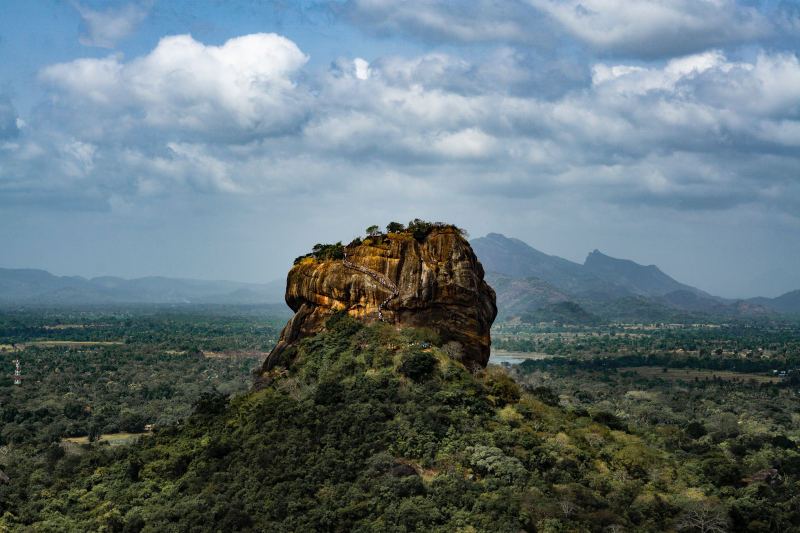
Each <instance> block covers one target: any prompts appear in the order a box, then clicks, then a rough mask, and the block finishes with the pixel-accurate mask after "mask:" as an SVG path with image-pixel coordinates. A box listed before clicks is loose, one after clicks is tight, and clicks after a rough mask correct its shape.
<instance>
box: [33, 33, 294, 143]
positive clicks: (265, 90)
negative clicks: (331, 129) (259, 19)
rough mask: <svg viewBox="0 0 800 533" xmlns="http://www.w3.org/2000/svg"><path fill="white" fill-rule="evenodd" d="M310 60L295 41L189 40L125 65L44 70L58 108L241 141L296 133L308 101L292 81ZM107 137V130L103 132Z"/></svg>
mask: <svg viewBox="0 0 800 533" xmlns="http://www.w3.org/2000/svg"><path fill="white" fill-rule="evenodd" d="M306 61H307V57H306V56H305V55H304V54H303V53H302V52H301V51H300V50H299V48H297V46H296V45H295V44H294V43H293V42H292V41H290V40H288V39H286V38H284V37H280V36H278V35H275V34H253V35H246V36H243V37H238V38H235V39H231V40H229V41H227V42H226V43H225V44H223V45H222V46H206V45H204V44H202V43H200V42H197V41H195V40H194V39H193V38H192V37H191V36H189V35H178V36H172V37H165V38H163V39H161V41H160V42H159V43H158V46H157V47H156V48H155V49H154V50H153V51H152V52H150V53H149V54H148V55H146V56H143V57H139V58H136V59H133V60H131V61H128V62H126V61H124V60H123V58H122V57H121V56H118V55H111V56H108V57H106V58H103V59H78V60H75V61H71V62H69V63H61V64H57V65H52V66H50V67H47V68H46V69H44V70H43V71H42V73H41V75H40V79H41V80H42V81H43V82H44V83H46V84H47V85H49V86H51V87H52V88H54V89H55V90H56V91H57V94H58V96H59V98H57V99H56V100H55V102H54V104H55V107H56V108H57V109H58V108H59V106H60V104H62V103H66V104H67V105H66V107H65V109H64V110H65V111H66V112H67V113H71V114H73V115H74V116H75V117H76V118H79V117H78V116H77V115H78V113H74V112H73V109H75V108H79V109H80V113H89V114H90V115H91V116H93V117H94V118H95V119H97V118H108V119H109V120H110V121H112V122H113V124H114V128H115V129H123V130H125V129H131V128H141V127H145V128H153V129H156V130H159V131H165V132H170V133H172V134H175V135H177V136H187V135H188V136H192V135H194V136H197V137H200V138H210V139H215V140H221V141H225V140H230V139H235V140H241V139H250V138H254V137H258V136H264V135H276V134H283V133H285V132H287V131H291V130H292V129H293V128H295V127H296V126H297V123H298V122H299V121H300V120H302V118H303V115H304V112H305V105H304V98H305V95H304V94H303V91H301V90H298V89H297V87H296V84H295V82H294V80H293V77H294V76H295V75H296V74H297V72H298V70H299V69H300V68H301V67H302V66H303V65H304V64H305V62H306ZM99 133H100V134H102V135H104V134H105V132H103V131H101V132H99Z"/></svg>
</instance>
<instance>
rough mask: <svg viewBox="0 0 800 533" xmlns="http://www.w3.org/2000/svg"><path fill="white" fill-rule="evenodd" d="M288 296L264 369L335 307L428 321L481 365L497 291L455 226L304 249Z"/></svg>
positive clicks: (415, 323) (372, 318) (410, 322)
mask: <svg viewBox="0 0 800 533" xmlns="http://www.w3.org/2000/svg"><path fill="white" fill-rule="evenodd" d="M286 303H287V304H288V305H289V307H291V308H292V310H293V311H294V312H295V315H294V316H293V317H292V318H291V319H290V320H289V322H288V323H287V324H286V327H285V328H284V330H283V332H282V333H281V337H280V341H279V342H278V345H277V346H276V347H275V348H274V349H273V350H272V352H271V353H270V354H269V356H268V357H267V359H266V361H265V362H264V367H263V369H264V371H265V372H266V371H268V370H270V369H272V368H273V367H275V366H287V365H288V364H290V363H291V361H292V360H293V359H294V356H295V353H296V346H297V343H298V341H299V340H301V339H302V338H304V337H307V336H311V335H314V334H316V333H318V332H319V331H320V330H322V329H323V327H324V325H325V321H326V320H327V319H328V318H329V317H330V316H331V315H332V314H333V313H335V312H336V311H339V310H346V311H347V313H349V314H350V315H351V316H353V317H355V318H357V319H359V320H360V321H362V322H364V323H367V324H371V323H374V322H376V321H379V320H382V321H384V322H386V323H388V324H391V325H394V326H397V327H407V326H410V327H429V328H431V329H433V330H434V331H436V332H437V333H438V335H439V336H440V338H441V339H442V342H449V341H455V342H458V343H460V344H461V346H462V348H463V353H464V362H465V363H466V364H468V365H473V366H474V365H479V366H481V367H483V366H486V363H487V361H488V360H489V345H490V337H489V328H490V327H491V325H492V322H493V321H494V318H495V316H496V315H497V306H496V304H495V293H494V291H493V290H492V288H491V287H489V285H488V284H487V283H486V282H485V281H484V279H483V267H482V266H481V264H480V262H479V261H478V259H477V258H476V257H475V253H474V252H473V251H472V248H471V247H470V245H469V243H468V242H467V241H466V240H465V239H464V238H463V237H462V236H461V235H460V233H459V232H458V230H456V229H453V228H440V229H436V230H434V231H433V232H431V233H430V234H429V235H427V236H425V237H424V238H422V239H415V238H414V236H412V235H410V234H408V233H390V234H388V235H386V236H380V237H376V238H371V239H367V240H365V241H364V242H363V243H353V244H351V245H349V246H347V247H345V250H344V258H343V259H327V260H318V259H315V258H312V257H307V258H305V259H302V260H300V261H299V263H298V264H296V265H295V266H294V267H292V269H291V270H290V271H289V275H288V277H287V281H286Z"/></svg>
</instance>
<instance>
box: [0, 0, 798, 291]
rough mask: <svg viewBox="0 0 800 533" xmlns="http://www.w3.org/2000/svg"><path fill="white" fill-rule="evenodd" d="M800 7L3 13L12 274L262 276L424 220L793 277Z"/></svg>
mask: <svg viewBox="0 0 800 533" xmlns="http://www.w3.org/2000/svg"><path fill="white" fill-rule="evenodd" d="M798 45H800V7H799V6H798V4H797V3H796V2H793V1H792V2H790V1H763V2H757V1H738V2H737V1H734V0H669V1H668V0H625V1H622V0H475V1H472V2H464V1H458V2H456V1H436V0H429V1H421V0H406V1H399V0H392V1H390V0H342V1H335V2H324V1H308V2H300V3H298V2H289V1H285V0H280V1H279V0H276V1H258V0H251V1H244V0H242V1H221V0H195V1H191V2H188V1H170V2H166V1H159V0H139V1H132V2H128V1H124V2H87V1H82V2H81V1H77V0H76V1H56V0H49V1H47V0H38V1H37V0H28V1H24V2H22V1H20V2H15V1H11V0H7V1H5V2H3V3H2V4H0V65H1V66H0V246H2V250H3V252H2V255H0V266H4V267H37V268H45V269H48V270H50V271H52V272H54V273H56V274H62V275H67V274H68V275H84V276H96V275H105V274H110V275H120V276H124V277H138V276H144V275H166V276H177V277H197V278H206V279H235V280H245V281H269V280H272V279H276V278H281V277H283V276H284V275H285V272H286V270H287V269H288V267H289V266H290V264H291V260H292V258H294V257H295V256H297V255H300V254H301V253H305V252H306V251H307V250H308V249H310V248H311V246H312V245H313V244H314V243H316V242H328V241H336V240H349V239H350V238H352V237H354V236H356V235H358V234H359V233H361V232H362V231H363V228H366V227H367V226H369V225H371V224H374V223H376V224H380V225H383V224H386V223H387V222H389V221H390V220H397V221H401V222H405V221H408V220H409V219H412V218H415V217H420V218H426V219H431V220H444V221H449V222H454V223H456V224H458V225H460V226H463V227H465V228H466V229H467V230H468V231H469V232H470V233H471V234H472V235H473V236H481V235H484V234H486V233H488V232H492V231H495V232H500V233H504V234H506V235H509V236H514V237H518V238H520V239H523V240H524V241H526V242H528V243H530V244H531V245H532V246H534V247H536V248H538V249H540V250H542V251H545V252H547V253H552V254H556V255H560V256H562V257H566V258H569V259H572V260H576V261H581V262H582V260H583V258H584V257H585V255H586V254H587V253H588V252H589V251H591V250H593V249H595V248H599V249H600V250H602V251H603V252H605V253H607V254H609V255H612V256H615V257H624V258H629V259H633V260H635V261H637V262H640V263H643V264H653V263H654V264H657V265H659V266H660V267H661V268H662V269H663V270H664V271H665V272H667V273H668V274H670V275H672V276H674V277H676V278H677V279H679V280H680V281H683V282H686V283H690V284H693V285H696V286H699V287H700V288H703V289H705V290H708V291H710V292H713V293H716V294H720V295H723V296H731V297H746V296H754V295H757V294H761V295H769V296H774V295H777V294H780V293H782V292H786V291H789V290H793V289H797V288H800V269H798V265H800V238H798V237H800V64H799V62H798Z"/></svg>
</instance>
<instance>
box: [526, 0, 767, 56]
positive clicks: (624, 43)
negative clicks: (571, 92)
mask: <svg viewBox="0 0 800 533" xmlns="http://www.w3.org/2000/svg"><path fill="white" fill-rule="evenodd" d="M528 2H530V4H531V5H533V6H535V7H536V8H538V9H541V10H542V11H543V12H545V13H547V14H549V15H550V16H551V17H553V18H554V19H555V20H556V21H558V22H559V23H560V24H561V25H562V26H563V27H564V28H565V29H566V30H567V31H568V32H569V33H571V34H572V35H574V36H575V37H577V38H579V39H581V40H582V41H585V42H586V43H588V44H589V45H591V46H592V47H594V48H596V49H599V50H602V51H611V52H623V53H627V54H632V55H637V56H638V55H641V56H665V55H669V54H684V53H687V52H692V51H697V50H703V49H705V48H708V47H714V46H720V45H724V44H727V43H736V42H744V41H748V40H752V39H758V38H761V37H766V36H768V35H769V34H770V33H771V32H772V31H773V28H772V25H771V24H770V22H769V21H768V20H767V19H766V18H765V17H764V16H763V15H761V14H760V13H759V12H758V11H757V10H756V9H755V8H752V7H745V6H742V5H740V4H739V3H738V2H736V1H735V0H564V1H556V0H528Z"/></svg>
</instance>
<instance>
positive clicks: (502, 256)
mask: <svg viewBox="0 0 800 533" xmlns="http://www.w3.org/2000/svg"><path fill="white" fill-rule="evenodd" d="M471 244H472V248H473V249H474V250H475V253H476V254H477V256H478V259H479V260H480V261H481V263H483V266H484V269H485V270H486V280H487V282H488V283H489V285H491V286H492V287H493V288H494V289H495V292H496V293H497V307H498V310H499V318H501V319H504V318H513V317H523V318H524V319H527V320H533V319H535V318H537V317H555V316H561V317H562V318H563V320H564V321H570V320H576V318H580V317H582V318H581V320H583V321H584V322H587V321H591V320H594V318H592V317H595V316H597V317H600V318H602V319H606V320H619V321H644V320H647V321H660V322H671V321H681V320H684V321H685V320H692V319H694V318H697V319H698V320H702V319H703V318H704V317H707V316H709V315H714V316H723V317H741V316H758V315H768V314H770V313H784V314H794V315H800V290H796V291H792V292H789V293H786V294H784V295H782V296H779V297H777V298H763V297H759V298H750V299H748V300H730V299H725V298H720V297H718V296H714V295H711V294H708V293H707V292H705V291H702V290H700V289H698V288H696V287H692V286H690V285H686V284H684V283H680V282H678V281H676V280H675V279H673V278H671V277H670V276H668V275H667V274H665V273H664V272H662V271H661V270H660V269H659V268H658V267H657V266H655V265H648V266H644V265H640V264H638V263H635V262H634V261H630V260H627V259H617V258H614V257H609V256H607V255H605V254H603V253H601V252H600V251H598V250H594V251H593V252H591V253H589V254H588V256H587V257H586V261H584V263H583V264H580V263H575V262H573V261H569V260H567V259H564V258H561V257H558V256H555V255H548V254H545V253H543V252H540V251H539V250H536V249H535V248H533V247H531V246H529V245H528V244H526V243H525V242H523V241H521V240H519V239H514V238H509V237H505V236H504V235H501V234H499V233H490V234H488V235H487V236H486V237H480V238H477V239H474V240H472V241H471ZM285 286H286V284H285V282H284V281H283V280H276V281H272V282H270V283H263V284H259V283H241V282H236V281H203V280H195V279H175V278H165V277H145V278H137V279H123V278H117V277H110V276H105V277H98V278H92V279H87V278H83V277H79V276H54V275H53V274H51V273H49V272H46V271H44V270H36V269H7V268H0V305H9V304H25V305H102V304H269V303H279V304H283V302H284V291H285ZM573 303H574V304H577V305H578V306H579V307H580V308H579V309H578V308H575V307H574V306H573V305H572V304H573ZM539 310H541V312H536V311H539ZM584 312H585V313H586V314H584ZM587 323H588V322H587Z"/></svg>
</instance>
